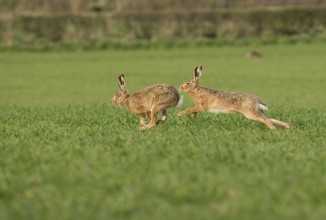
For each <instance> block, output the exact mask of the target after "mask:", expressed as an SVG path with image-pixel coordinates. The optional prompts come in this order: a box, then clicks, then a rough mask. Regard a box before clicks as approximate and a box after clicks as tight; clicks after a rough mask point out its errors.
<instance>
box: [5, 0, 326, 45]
mask: <svg viewBox="0 0 326 220" xmlns="http://www.w3.org/2000/svg"><path fill="white" fill-rule="evenodd" d="M324 2H325V1H322V0H292V1H290V0H289V1H281V0H269V1H268V0H265V1H258V0H246V1H243V0H230V1H227V0H208V1H203V2H200V3H198V1H194V0H191V1H190V0H188V1H185V0H173V1H172V0H165V1H159V0H135V1H127V0H120V1H118V0H92V1H86V0H0V12H1V14H0V45H5V46H11V45H17V44H18V45H24V44H28V45H30V44H35V43H46V44H52V43H58V42H60V43H67V44H71V43H80V42H107V41H112V40H114V41H116V40H118V41H133V40H151V41H152V40H160V39H196V38H200V39H218V38H219V39H221V38H228V39H234V38H242V37H257V36H258V37H262V36H263V37H264V36H272V37H275V36H276V37H277V36H293V35H308V36H313V35H316V34H320V33H322V34H324V33H325V26H326V16H325V15H326V7H307V6H322V5H323V3H324ZM283 6H292V7H283ZM293 6H305V7H293ZM240 8H241V9H240Z"/></svg>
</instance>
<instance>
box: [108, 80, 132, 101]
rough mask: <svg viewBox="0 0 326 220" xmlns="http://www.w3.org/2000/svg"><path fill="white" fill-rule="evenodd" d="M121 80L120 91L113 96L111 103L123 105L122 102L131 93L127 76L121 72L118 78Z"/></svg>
mask: <svg viewBox="0 0 326 220" xmlns="http://www.w3.org/2000/svg"><path fill="white" fill-rule="evenodd" d="M118 82H119V91H118V92H117V93H116V94H115V95H114V97H113V98H112V101H111V103H112V104H115V105H121V104H122V102H123V101H124V100H125V99H126V98H127V97H128V96H129V93H128V92H127V90H126V84H125V77H124V75H123V74H121V75H120V76H119V78H118Z"/></svg>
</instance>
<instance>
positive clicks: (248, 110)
mask: <svg viewBox="0 0 326 220" xmlns="http://www.w3.org/2000/svg"><path fill="white" fill-rule="evenodd" d="M201 74H202V66H198V67H196V68H195V71H194V74H193V78H192V80H190V81H189V82H186V83H183V84H182V85H181V86H180V89H181V90H182V91H184V92H187V93H189V94H190V95H191V96H192V98H193V100H194V102H195V104H196V106H195V107H193V108H190V109H186V110H184V111H182V112H179V113H178V116H183V115H185V114H188V113H192V115H193V116H194V117H195V116H196V114H197V112H200V111H208V112H214V113H222V112H224V113H226V112H240V113H242V114H243V115H245V116H246V117H247V118H249V119H252V120H256V121H260V122H262V123H264V124H265V125H266V126H267V127H269V128H270V129H275V126H274V125H273V124H277V125H280V126H283V127H286V128H290V125H289V124H287V123H284V122H282V121H279V120H276V119H273V118H269V117H268V116H267V115H266V114H265V113H264V110H267V106H266V105H265V104H263V103H262V102H261V101H260V100H259V98H258V97H257V96H255V95H252V94H249V93H237V92H224V91H218V90H213V89H209V88H206V87H203V86H200V85H199V83H198V79H199V77H200V76H201Z"/></svg>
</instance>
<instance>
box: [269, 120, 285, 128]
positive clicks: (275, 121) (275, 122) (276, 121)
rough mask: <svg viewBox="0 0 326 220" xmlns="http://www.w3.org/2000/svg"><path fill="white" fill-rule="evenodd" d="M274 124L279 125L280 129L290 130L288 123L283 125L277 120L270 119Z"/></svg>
mask: <svg viewBox="0 0 326 220" xmlns="http://www.w3.org/2000/svg"><path fill="white" fill-rule="evenodd" d="M270 120H271V121H272V122H273V123H274V124H277V125H280V126H282V127H285V128H290V125H289V124H288V123H285V122H283V121H279V120H276V119H274V118H271V119H270Z"/></svg>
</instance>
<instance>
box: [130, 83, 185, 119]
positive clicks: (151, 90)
mask: <svg viewBox="0 0 326 220" xmlns="http://www.w3.org/2000/svg"><path fill="white" fill-rule="evenodd" d="M179 99H180V95H179V93H178V91H177V90H176V88H175V87H173V86H171V85H168V84H155V85H152V86H149V87H146V88H144V89H142V90H140V91H138V92H135V93H133V94H130V96H129V98H128V108H129V109H130V110H131V111H132V112H133V113H135V114H144V112H150V111H151V109H152V107H153V105H155V106H156V107H157V110H158V111H161V110H164V109H167V108H170V107H174V106H176V105H177V104H178V101H179Z"/></svg>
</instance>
